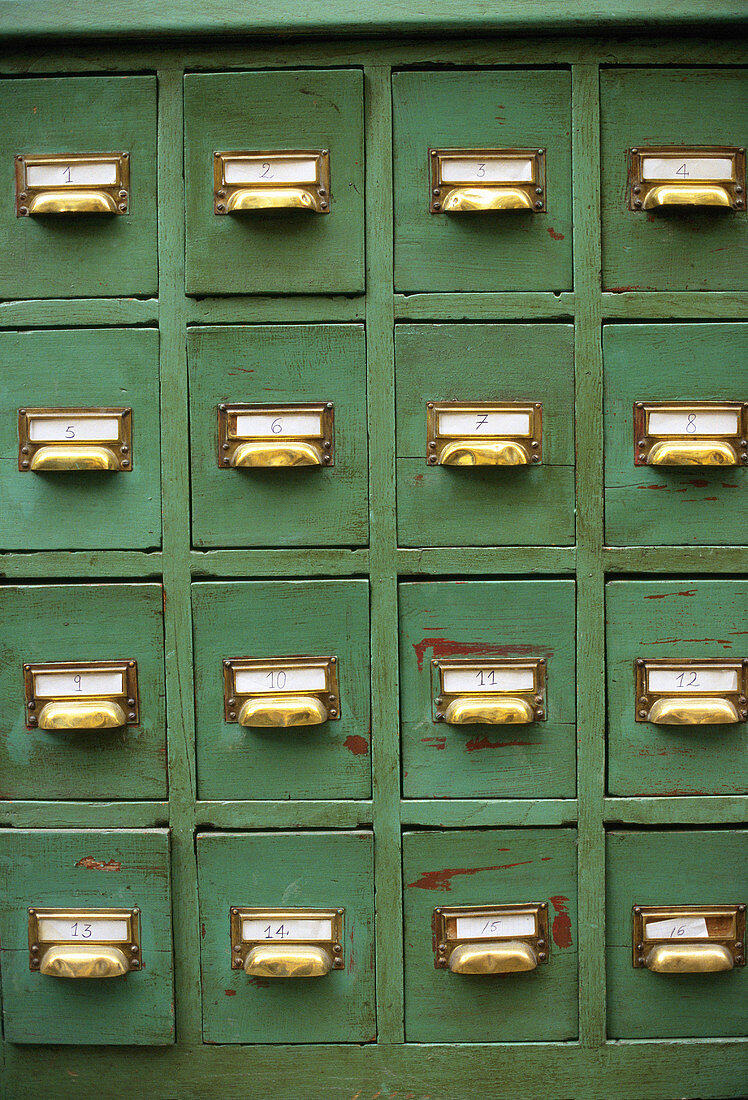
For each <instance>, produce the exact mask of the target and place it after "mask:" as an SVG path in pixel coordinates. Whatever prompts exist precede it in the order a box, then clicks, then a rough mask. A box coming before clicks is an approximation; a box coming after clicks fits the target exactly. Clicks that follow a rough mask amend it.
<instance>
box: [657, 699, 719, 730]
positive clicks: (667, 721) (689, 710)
mask: <svg viewBox="0 0 748 1100" xmlns="http://www.w3.org/2000/svg"><path fill="white" fill-rule="evenodd" d="M647 720H648V721H649V722H652V723H653V724H654V725H656V726H724V725H729V724H730V723H732V722H738V721H740V718H739V715H738V712H737V709H736V707H735V706H734V704H733V703H732V701H731V700H730V699H719V698H716V697H707V698H704V699H699V698H691V697H684V696H680V697H678V696H676V697H674V698H662V699H657V700H656V702H655V703H653V705H652V708H651V710H650V712H649V718H648V719H647Z"/></svg>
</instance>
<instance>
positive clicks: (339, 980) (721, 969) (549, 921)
mask: <svg viewBox="0 0 748 1100" xmlns="http://www.w3.org/2000/svg"><path fill="white" fill-rule="evenodd" d="M196 850H197V871H198V890H199V899H200V900H199V906H200V913H199V930H200V931H199V944H200V969H201V984H202V1010H203V1038H204V1040H205V1041H206V1042H212V1043H310V1042H356V1043H361V1042H374V1041H375V1040H376V1034H377V1022H376V1005H375V942H374V915H375V903H374V879H373V855H374V839H373V836H372V834H371V833H370V832H363V831H362V832H355V833H347V832H309V833H275V834H271V833H251V834H248V833H219V832H215V833H203V834H198V835H197V844H196ZM746 857H748V833H746V832H742V831H736V832H735V831H733V832H730V831H726V830H714V831H711V830H710V831H703V832H698V831H673V832H640V833H635V832H614V833H610V834H609V835H608V837H607V928H606V962H607V1003H608V1034H609V1035H610V1036H611V1037H614V1038H637V1039H639V1038H671V1037H689V1038H690V1037H706V1036H739V1035H743V1034H744V1032H745V1030H746V1025H748V998H746V996H745V990H744V985H745V981H746V973H745V969H744V964H745V955H744V936H745V910H746V902H748V878H747V877H746V869H747V868H748V858H746ZM0 873H1V875H2V881H3V883H4V887H5V888H4V893H3V899H2V902H0V934H1V937H2V956H1V965H2V982H3V1016H4V1025H5V1036H6V1038H7V1039H8V1040H9V1041H10V1042H14V1043H70V1044H121V1043H124V1044H141V1045H149V1044H167V1043H171V1042H173V1041H174V1001H173V981H172V912H171V897H170V872H169V831H168V830H166V829H156V830H150V831H134V830H117V829H110V830H102V831H93V830H77V831H76V830H65V831H56V830H55V831H53V830H5V831H2V832H0ZM403 910H404V929H403V934H404V949H405V951H404V965H405V971H404V983H405V1038H406V1041H413V1042H436V1043H438V1042H493V1041H511V1042H522V1041H535V1042H538V1041H551V1040H555V1041H558V1040H573V1039H575V1038H576V1037H577V1034H578V969H577V944H578V921H577V838H576V833H575V832H574V831H573V830H571V829H524V830H504V829H491V830H481V831H468V830H464V831H462V830H459V831H449V832H442V831H423V832H412V833H405V834H404V836H403ZM190 919H193V918H192V917H190ZM387 919H388V917H387V915H386V914H382V913H378V914H377V920H378V921H380V922H381V921H384V920H387ZM94 979H96V980H94ZM302 979H303V980H302Z"/></svg>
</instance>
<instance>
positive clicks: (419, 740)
mask: <svg viewBox="0 0 748 1100" xmlns="http://www.w3.org/2000/svg"><path fill="white" fill-rule="evenodd" d="M747 596H748V586H747V585H746V582H745V581H742V580H704V579H701V578H698V579H695V580H642V581H639V580H637V581H633V580H632V581H626V580H621V581H613V582H611V583H609V584H608V585H607V586H606V601H607V654H606V664H607V726H608V734H607V749H608V790H609V791H610V793H612V794H614V795H624V796H629V795H630V796H638V795H687V794H699V795H701V794H735V793H745V792H746V790H748V753H746V749H747V748H748V706H747V702H748V651H746V647H745V645H744V644H743V642H744V637H745V616H746V600H747ZM163 601H164V592H163V589H162V588H161V586H160V585H158V584H155V583H134V584H126V583H120V584H68V585H30V586H19V587H16V586H4V587H2V588H0V612H2V619H3V622H4V624H5V629H4V632H3V639H2V642H1V643H0V701H1V704H0V706H1V708H2V723H1V726H2V732H1V733H0V771H1V772H2V774H3V794H4V796H5V797H11V798H63V799H64V798H73V799H80V798H83V799H95V798H124V799H126V798H150V799H160V798H164V797H165V796H166V792H167V758H166V733H165V678H164V633H163ZM393 611H394V609H393ZM398 613H399V663H400V739H401V758H402V792H403V795H404V797H406V798H431V797H437V798H450V797H451V798H455V797H457V798H459V797H471V796H474V797H505V798H538V797H544V798H573V797H574V796H575V793H576V742H577V728H576V698H577V687H576V675H575V647H576V624H575V583H574V581H573V580H485V581H475V580H469V581H454V580H452V581H430V582H408V583H402V584H401V585H400V588H399V607H398ZM192 617H193V635H194V692H195V696H194V698H195V720H196V754H197V780H198V797H200V798H202V799H316V798H329V799H338V798H367V797H369V796H370V794H371V757H370V747H371V738H372V736H374V737H377V736H379V735H380V734H379V731H377V730H376V729H374V730H373V731H372V728H371V714H370V712H371V708H370V694H371V668H372V664H374V665H376V664H377V663H379V662H382V661H388V662H393V661H396V660H397V654H396V653H395V652H394V650H393V652H392V653H390V654H386V655H385V654H373V655H372V654H371V653H370V640H369V585H368V582H367V581H366V580H355V579H352V580H311V581H310V580H293V581H264V580H263V581H260V580H258V581H235V582H224V581H206V582H202V583H195V584H194V585H193V586H192ZM604 690H605V687H604V685H603V684H602V683H601V684H600V685H599V691H600V693H601V694H602V693H603V691H604Z"/></svg>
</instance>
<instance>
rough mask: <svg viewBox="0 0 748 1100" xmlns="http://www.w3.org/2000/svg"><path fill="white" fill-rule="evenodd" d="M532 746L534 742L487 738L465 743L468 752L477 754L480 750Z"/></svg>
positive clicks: (474, 739)
mask: <svg viewBox="0 0 748 1100" xmlns="http://www.w3.org/2000/svg"><path fill="white" fill-rule="evenodd" d="M523 745H532V741H489V740H488V738H487V737H473V738H472V739H471V740H470V741H466V742H465V751H466V752H476V751H477V750H478V749H508V748H515V747H516V746H523Z"/></svg>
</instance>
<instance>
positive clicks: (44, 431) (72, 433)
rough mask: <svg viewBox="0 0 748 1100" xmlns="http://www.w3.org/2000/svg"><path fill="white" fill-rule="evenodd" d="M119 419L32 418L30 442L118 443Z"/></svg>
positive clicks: (30, 422)
mask: <svg viewBox="0 0 748 1100" xmlns="http://www.w3.org/2000/svg"><path fill="white" fill-rule="evenodd" d="M118 439H119V418H118V417H116V416H86V417H75V416H72V415H68V416H30V417H29V440H30V441H31V442H32V443H75V442H78V443H89V442H92V441H94V442H96V443H116V442H117V440H118Z"/></svg>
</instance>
